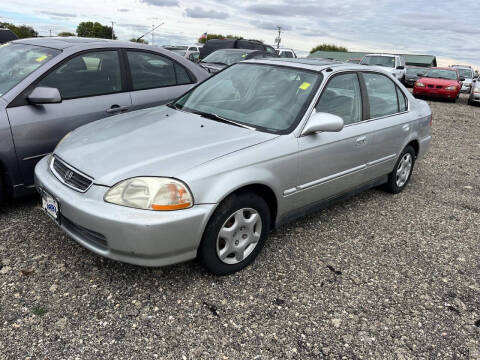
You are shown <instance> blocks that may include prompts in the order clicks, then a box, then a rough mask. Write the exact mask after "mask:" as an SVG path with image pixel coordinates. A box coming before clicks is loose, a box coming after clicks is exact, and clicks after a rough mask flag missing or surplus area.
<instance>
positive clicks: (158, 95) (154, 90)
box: [126, 50, 195, 110]
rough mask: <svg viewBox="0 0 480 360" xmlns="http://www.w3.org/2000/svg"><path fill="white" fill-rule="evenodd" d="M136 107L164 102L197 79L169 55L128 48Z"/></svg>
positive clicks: (178, 94)
mask: <svg viewBox="0 0 480 360" xmlns="http://www.w3.org/2000/svg"><path fill="white" fill-rule="evenodd" d="M126 55H127V56H126V58H127V61H128V64H129V69H130V72H129V80H130V82H131V89H132V92H131V97H132V103H133V108H134V109H135V110H137V109H143V108H147V107H152V106H158V105H164V104H166V103H168V102H170V101H172V100H174V99H176V98H178V97H180V96H181V95H182V94H184V93H185V92H186V91H187V90H188V89H190V88H191V87H192V86H193V84H194V82H195V79H194V78H193V75H191V74H190V72H189V71H188V70H187V69H186V68H185V67H184V66H183V65H181V64H179V63H177V62H176V61H175V60H173V59H170V58H168V57H166V56H163V55H160V54H157V53H152V52H148V51H140V50H126Z"/></svg>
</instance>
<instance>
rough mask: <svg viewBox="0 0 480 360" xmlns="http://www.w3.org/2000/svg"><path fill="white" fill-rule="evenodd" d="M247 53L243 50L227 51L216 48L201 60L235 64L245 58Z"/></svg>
mask: <svg viewBox="0 0 480 360" xmlns="http://www.w3.org/2000/svg"><path fill="white" fill-rule="evenodd" d="M247 55H248V53H247V52H245V51H228V50H217V51H215V52H213V53H211V54H210V55H208V56H207V57H205V58H204V59H203V60H202V62H210V63H221V64H225V65H232V64H236V63H238V62H240V61H242V60H245V58H246V57H247Z"/></svg>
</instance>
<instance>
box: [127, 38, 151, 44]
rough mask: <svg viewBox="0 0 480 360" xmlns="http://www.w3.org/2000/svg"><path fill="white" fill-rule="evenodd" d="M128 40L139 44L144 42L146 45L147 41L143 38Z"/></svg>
mask: <svg viewBox="0 0 480 360" xmlns="http://www.w3.org/2000/svg"><path fill="white" fill-rule="evenodd" d="M130 41H131V42H136V43H139V44H146V45H148V41H147V40H145V39H139V40H138V41H137V39H135V38H131V39H130Z"/></svg>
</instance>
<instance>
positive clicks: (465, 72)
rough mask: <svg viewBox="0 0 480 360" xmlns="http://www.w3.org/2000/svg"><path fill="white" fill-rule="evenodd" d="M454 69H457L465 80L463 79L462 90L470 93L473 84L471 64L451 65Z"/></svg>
mask: <svg viewBox="0 0 480 360" xmlns="http://www.w3.org/2000/svg"><path fill="white" fill-rule="evenodd" d="M450 67H452V68H454V69H457V71H458V73H459V75H460V77H461V78H464V79H465V80H464V81H462V89H461V90H460V92H462V93H467V94H470V92H471V90H472V84H473V69H472V67H471V66H469V65H452V66H450Z"/></svg>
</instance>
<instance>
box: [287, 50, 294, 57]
mask: <svg viewBox="0 0 480 360" xmlns="http://www.w3.org/2000/svg"><path fill="white" fill-rule="evenodd" d="M285 57H287V58H293V54H292V53H291V52H290V51H287V52H285Z"/></svg>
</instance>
